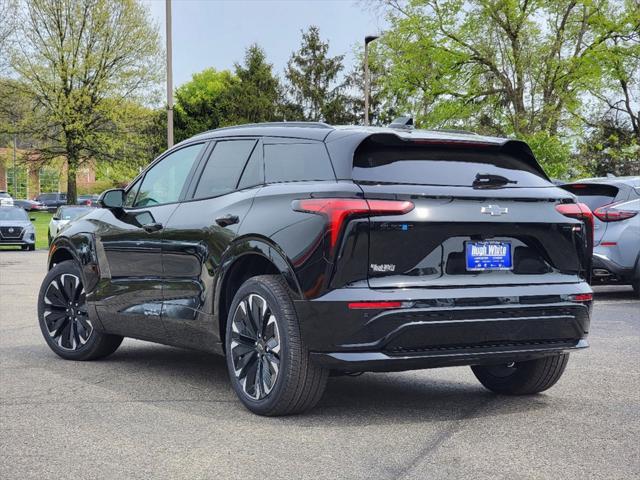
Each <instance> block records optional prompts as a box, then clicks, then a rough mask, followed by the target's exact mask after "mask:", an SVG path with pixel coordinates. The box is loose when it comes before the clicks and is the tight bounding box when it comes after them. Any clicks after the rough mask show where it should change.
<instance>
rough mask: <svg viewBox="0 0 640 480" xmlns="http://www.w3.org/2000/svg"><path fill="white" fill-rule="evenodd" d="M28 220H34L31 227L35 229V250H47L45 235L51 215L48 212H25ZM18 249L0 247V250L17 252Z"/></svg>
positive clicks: (47, 244)
mask: <svg viewBox="0 0 640 480" xmlns="http://www.w3.org/2000/svg"><path fill="white" fill-rule="evenodd" d="M27 214H28V215H29V218H33V219H35V220H34V221H33V226H34V227H35V228H36V249H38V250H40V249H44V250H46V249H48V248H49V242H48V239H47V234H48V232H49V222H50V221H51V217H52V216H53V213H49V212H27ZM19 248H20V247H13V246H4V245H3V246H0V250H17V249H19Z"/></svg>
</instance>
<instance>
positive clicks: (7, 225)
mask: <svg viewBox="0 0 640 480" xmlns="http://www.w3.org/2000/svg"><path fill="white" fill-rule="evenodd" d="M0 245H18V246H20V247H22V249H23V250H35V248H36V230H35V228H34V227H33V225H32V224H31V221H30V220H29V216H28V215H27V212H25V211H24V210H23V209H22V208H20V207H2V208H0Z"/></svg>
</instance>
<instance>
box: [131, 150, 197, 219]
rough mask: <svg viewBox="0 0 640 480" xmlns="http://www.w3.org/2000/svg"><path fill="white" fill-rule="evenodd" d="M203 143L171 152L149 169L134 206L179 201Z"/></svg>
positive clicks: (149, 205) (150, 205)
mask: <svg viewBox="0 0 640 480" xmlns="http://www.w3.org/2000/svg"><path fill="white" fill-rule="evenodd" d="M202 146H203V144H201V143H199V144H197V145H190V146H188V147H184V148H181V149H180V150H177V151H175V152H172V153H170V154H169V155H167V156H166V157H164V158H163V159H162V160H160V162H159V163H157V164H156V165H154V166H153V167H152V168H151V170H149V171H148V172H147V173H146V174H145V175H144V179H143V180H142V185H140V191H139V192H138V196H137V197H136V200H135V203H134V204H133V206H134V207H152V206H153V205H159V204H163V203H172V202H177V201H178V199H179V198H180V192H182V187H183V186H184V182H185V180H186V178H187V175H188V174H189V171H190V170H191V167H192V166H193V163H194V162H195V160H196V158H198V154H199V153H200V150H202Z"/></svg>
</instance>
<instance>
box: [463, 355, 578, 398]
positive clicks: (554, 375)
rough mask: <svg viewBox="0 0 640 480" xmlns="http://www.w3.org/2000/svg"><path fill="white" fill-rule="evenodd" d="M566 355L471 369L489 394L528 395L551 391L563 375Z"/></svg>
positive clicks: (479, 366)
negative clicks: (490, 392) (549, 389)
mask: <svg viewBox="0 0 640 480" xmlns="http://www.w3.org/2000/svg"><path fill="white" fill-rule="evenodd" d="M568 361H569V354H568V353H563V354H559V355H553V356H549V357H544V358H539V359H536V360H528V361H526V362H511V363H508V364H503V365H474V366H472V367H471V369H472V370H473V373H474V375H475V376H476V378H477V379H478V380H480V383H482V385H484V386H485V387H486V388H487V389H489V390H491V391H492V392H496V393H501V394H504V395H530V394H533V393H539V392H542V391H544V390H547V389H548V388H551V387H552V386H553V385H554V384H555V383H556V382H557V381H558V380H559V379H560V377H561V376H562V374H563V373H564V369H565V368H566V366H567V362H568Z"/></svg>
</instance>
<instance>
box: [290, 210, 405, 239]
mask: <svg viewBox="0 0 640 480" xmlns="http://www.w3.org/2000/svg"><path fill="white" fill-rule="evenodd" d="M292 206H293V209H294V210H295V211H297V212H307V213H317V214H319V215H323V216H325V217H326V218H327V220H328V222H327V231H328V233H329V242H330V246H331V249H333V247H334V246H335V245H336V243H337V242H338V238H339V236H340V230H341V229H342V225H343V224H344V223H345V222H346V221H347V219H349V218H353V217H356V216H374V215H404V214H405V213H408V212H410V211H411V210H413V208H414V205H413V202H409V201H398V200H364V199H356V198H307V199H302V200H295V201H294V202H293V204H292Z"/></svg>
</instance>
